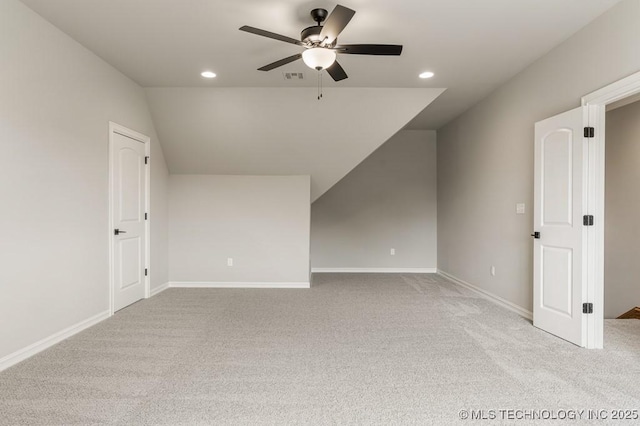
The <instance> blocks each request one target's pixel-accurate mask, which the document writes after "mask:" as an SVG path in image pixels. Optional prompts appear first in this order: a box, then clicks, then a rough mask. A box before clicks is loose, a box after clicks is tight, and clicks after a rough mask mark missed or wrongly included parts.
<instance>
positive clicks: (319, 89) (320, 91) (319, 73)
mask: <svg viewBox="0 0 640 426" xmlns="http://www.w3.org/2000/svg"><path fill="white" fill-rule="evenodd" d="M320 99H322V68H319V69H318V100H320Z"/></svg>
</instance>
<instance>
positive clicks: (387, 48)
mask: <svg viewBox="0 0 640 426" xmlns="http://www.w3.org/2000/svg"><path fill="white" fill-rule="evenodd" d="M355 13H356V12H355V10H351V9H349V8H348V7H344V6H341V5H337V6H336V7H335V8H334V9H333V11H332V12H331V14H329V13H328V12H327V11H326V10H325V9H313V10H312V11H311V17H312V18H313V20H314V21H316V23H317V25H314V26H312V27H308V28H305V29H304V30H302V32H301V33H300V40H296V39H294V38H291V37H287V36H283V35H280V34H276V33H272V32H270V31H265V30H261V29H259V28H254V27H250V26H247V25H245V26H243V27H241V28H240V30H241V31H246V32H248V33H252V34H256V35H260V36H263V37H268V38H272V39H274V40H280V41H284V42H285V43H291V44H295V45H298V46H300V47H304V48H305V49H306V50H305V51H304V52H302V53H298V54H295V55H293V56H289V57H288V58H284V59H280V60H279V61H276V62H273V63H271V64H269V65H265V66H263V67H261V68H258V70H259V71H271V70H272V69H274V68H278V67H281V66H283V65H286V64H288V63H291V62H294V61H297V60H298V59H302V60H303V61H304V63H305V64H306V65H307V66H308V67H309V68H312V69H316V70H318V71H322V70H327V72H328V73H329V75H330V76H331V78H333V79H334V80H335V81H340V80H344V79H345V78H347V77H348V76H347V73H346V72H345V71H344V69H343V68H342V67H341V66H340V64H339V63H338V62H337V61H336V54H349V55H386V56H398V55H400V54H401V53H402V46H401V45H396V44H338V35H340V33H341V32H342V30H344V28H345V27H346V26H347V24H348V23H349V21H351V18H353V15H355ZM322 22H324V25H322Z"/></svg>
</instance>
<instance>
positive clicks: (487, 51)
mask: <svg viewBox="0 0 640 426" xmlns="http://www.w3.org/2000/svg"><path fill="white" fill-rule="evenodd" d="M22 1H23V2H24V3H25V4H27V5H28V6H29V7H31V8H32V9H33V10H35V11H36V12H38V13H39V14H40V15H42V16H43V17H45V18H46V19H47V20H49V21H50V22H52V23H53V24H54V25H56V26H57V27H59V28H60V29H62V30H63V31H65V32H66V33H68V34H69V35H70V36H71V37H73V38H74V39H76V40H77V41H79V42H80V43H82V44H83V45H85V46H86V47H87V48H89V49H90V50H92V51H93V52H95V53H96V54H98V55H99V56H101V57H102V58H103V59H104V60H106V61H107V62H108V63H110V64H112V65H113V66H115V67H116V68H118V69H119V70H120V71H122V72H123V73H124V74H126V75H127V76H129V77H131V78H132V79H133V80H135V81H137V82H138V83H139V84H141V85H142V86H144V87H216V88H219V87H296V86H314V85H315V84H316V79H315V76H314V72H313V71H311V70H310V69H308V68H306V67H305V66H304V65H303V64H302V62H297V63H294V64H290V65H287V66H285V67H282V68H280V69H278V70H274V71H271V72H268V73H265V72H260V71H256V68H258V67H260V66H262V65H265V64H267V63H270V62H273V61H275V60H277V59H281V58H283V57H286V56H290V55H292V54H295V53H297V52H299V51H300V48H299V47H297V46H295V45H289V44H286V43H281V42H278V41H275V40H270V39H266V38H262V37H258V36H255V35H253V34H247V33H244V32H241V31H238V28H239V27H240V26H242V25H250V26H255V27H259V28H263V29H266V30H270V31H273V32H277V33H281V34H284V35H288V36H290V37H293V38H298V34H299V32H300V30H301V29H303V28H304V27H306V26H309V25H311V24H313V22H312V21H311V19H310V17H309V15H308V13H309V11H310V10H311V9H312V8H315V7H324V8H326V9H328V10H329V11H331V10H332V9H333V7H334V6H335V4H336V3H334V2H328V1H325V0H312V1H309V0H290V1H282V0H242V1H241V0H22ZM340 1H341V4H343V5H345V6H347V7H350V8H352V9H354V10H356V12H357V13H356V15H355V17H354V18H353V20H352V21H351V23H350V24H349V25H348V27H347V28H346V30H345V31H344V32H343V33H342V35H341V36H340V42H341V43H398V44H403V45H404V51H403V53H402V56H400V57H366V56H356V55H341V56H340V58H339V61H340V62H341V64H342V65H343V67H344V68H345V70H346V71H347V73H348V74H349V78H348V79H347V80H345V81H342V82H340V83H337V84H335V83H333V82H332V81H330V79H329V78H325V79H324V82H325V84H326V85H327V86H333V85H335V86H338V87H393V88H438V87H446V88H448V90H447V92H446V93H445V94H444V95H443V96H442V97H440V98H439V99H438V100H437V101H436V102H434V103H433V104H432V105H431V106H430V107H429V108H427V109H426V110H425V111H424V112H422V113H421V114H420V115H419V116H418V117H416V119H415V120H413V121H412V122H411V123H410V124H409V126H408V128H413V129H435V128H438V127H439V126H441V125H442V124H444V123H446V122H447V121H449V120H451V119H452V118H454V117H455V116H457V115H458V114H460V113H461V112H463V111H464V110H466V109H467V108H469V107H470V106H472V105H473V104H474V103H476V102H477V101H479V100H480V99H481V98H483V97H484V96H486V95H487V94H489V93H490V92H491V91H493V90H494V89H495V88H497V87H498V86H499V85H500V84H502V83H504V82H505V81H506V80H507V79H509V78H510V77H512V76H513V75H515V74H516V73H517V72H519V71H520V70H522V69H523V68H525V67H526V66H527V65H528V64H529V63H531V62H533V61H534V60H535V59H536V58H538V57H540V56H541V55H543V54H544V53H546V52H547V51H549V50H550V49H551V48H553V47H554V46H556V45H557V44H558V43H560V42H561V41H563V40H564V39H566V38H567V37H569V36H570V35H571V34H573V33H574V32H576V31H577V30H578V29H580V28H581V27H583V26H584V25H586V24H587V23H588V22H589V21H591V20H592V19H594V18H595V17H597V16H598V15H600V14H601V13H603V12H604V11H605V10H606V9H608V8H610V7H611V6H613V5H614V4H615V3H617V2H618V1H619V0H394V1H389V0H340ZM204 69H211V70H213V71H215V72H216V73H217V74H218V78H216V79H215V80H213V81H205V80H203V79H202V78H201V77H200V76H199V73H200V72H201V71H202V70H204ZM424 70H431V71H433V72H435V73H436V77H434V78H433V79H431V80H419V79H418V78H417V74H418V73H419V72H421V71H424ZM282 71H290V72H297V71H303V72H305V73H306V77H307V78H306V79H305V80H304V81H302V82H290V81H285V80H284V79H283V76H282ZM163 143H164V141H163Z"/></svg>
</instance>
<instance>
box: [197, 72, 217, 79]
mask: <svg viewBox="0 0 640 426" xmlns="http://www.w3.org/2000/svg"><path fill="white" fill-rule="evenodd" d="M200 75H201V76H203V77H204V78H216V73H215V72H211V71H204V72H203V73H202V74H200Z"/></svg>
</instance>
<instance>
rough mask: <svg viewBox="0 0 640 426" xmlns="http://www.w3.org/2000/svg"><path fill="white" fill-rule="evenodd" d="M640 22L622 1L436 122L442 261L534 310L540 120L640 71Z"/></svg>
mask: <svg viewBox="0 0 640 426" xmlns="http://www.w3.org/2000/svg"><path fill="white" fill-rule="evenodd" d="M638 22H640V0H626V1H624V2H622V3H620V4H619V5H617V6H615V7H614V8H612V9H611V10H610V11H609V12H607V13H605V14H604V15H602V16H601V17H599V18H598V19H596V20H595V21H593V22H592V23H591V24H589V25H588V26H586V27H585V28H583V29H582V30H581V31H579V32H578V33H576V34H575V35H574V36H573V37H571V38H570V39H568V40H567V41H566V42H564V43H563V44H561V45H560V46H558V47H557V48H555V49H554V50H552V51H551V52H549V53H548V54H547V55H545V56H543V57H542V58H541V59H539V60H538V61H536V62H534V63H533V64H532V65H531V66H529V67H528V68H527V69H525V70H524V71H523V72H521V73H520V74H519V75H517V76H516V77H514V78H513V79H512V80H511V81H510V82H508V83H507V84H505V85H503V86H502V87H501V88H500V89H498V90H497V91H496V92H494V93H493V94H492V95H490V96H489V97H488V98H486V99H485V100H483V101H482V102H480V103H479V104H477V105H476V106H474V107H473V108H471V109H470V110H469V111H467V112H466V113H464V114H463V115H462V116H460V117H459V118H457V119H456V120H454V121H453V122H451V123H449V124H448V125H447V126H445V127H444V128H442V129H440V130H439V131H438V219H439V220H438V263H439V265H438V266H439V268H440V269H441V270H443V271H445V272H447V273H450V274H452V275H453V276H455V277H457V278H459V279H462V280H464V281H466V282H469V283H471V284H473V285H476V286H478V287H480V288H482V289H483V290H485V291H488V292H491V293H493V294H495V295H497V296H500V297H502V298H504V299H506V300H508V301H510V302H512V303H515V304H517V305H519V306H521V307H523V308H525V309H528V310H531V309H532V292H533V285H532V281H533V280H532V276H533V260H532V259H533V252H532V243H531V238H530V237H529V234H530V233H531V231H532V223H533V216H532V214H531V211H532V210H531V207H532V203H533V136H534V135H533V129H534V123H535V122H536V121H539V120H542V119H544V118H547V117H550V116H552V115H555V114H558V113H561V112H563V111H566V110H568V109H571V108H575V107H577V106H579V105H580V98H581V97H582V96H583V95H585V94H587V93H590V92H592V91H594V90H597V89H599V88H601V87H603V86H606V85H607V84H610V83H612V82H614V81H616V80H619V79H621V78H623V77H626V76H628V75H630V74H632V73H634V72H636V71H638V70H640V55H639V54H638V52H640V25H638ZM517 202H525V203H526V205H527V213H526V214H525V215H516V214H515V205H516V203H517ZM491 265H495V266H496V276H495V277H492V276H491V275H490V273H489V268H490V266H491Z"/></svg>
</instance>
